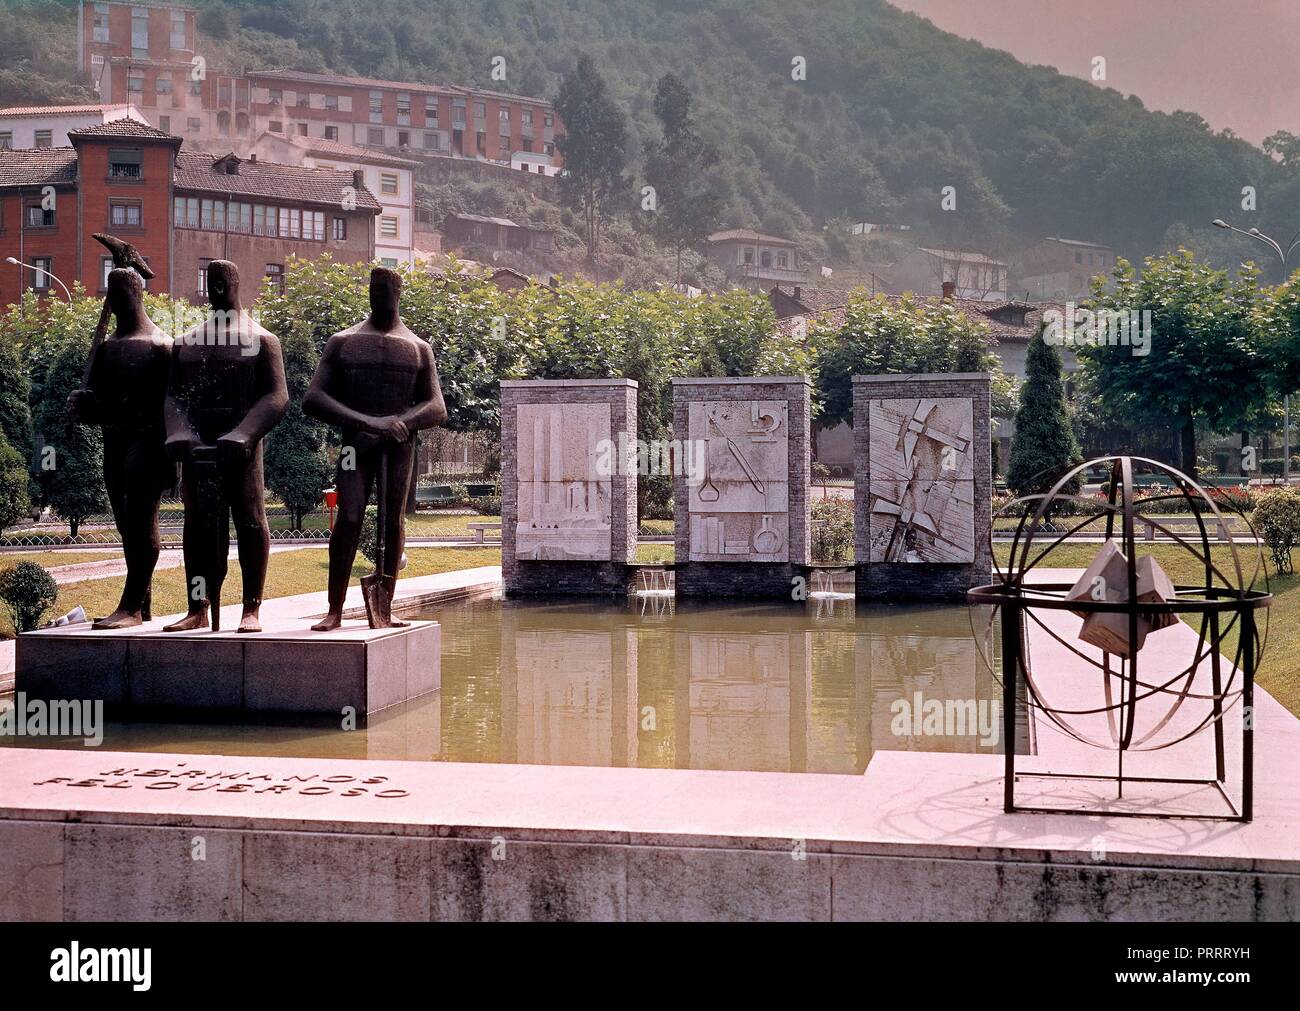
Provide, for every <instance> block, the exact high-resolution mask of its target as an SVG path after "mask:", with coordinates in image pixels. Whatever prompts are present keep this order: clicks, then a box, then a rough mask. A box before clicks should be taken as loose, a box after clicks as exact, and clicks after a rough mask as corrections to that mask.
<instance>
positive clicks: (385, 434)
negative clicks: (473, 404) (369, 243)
mask: <svg viewBox="0 0 1300 1011" xmlns="http://www.w3.org/2000/svg"><path fill="white" fill-rule="evenodd" d="M401 295H402V276H401V275H400V274H398V273H397V272H396V271H394V270H389V269H388V268H386V267H376V268H375V269H374V270H373V271H371V273H370V315H369V316H368V317H367V318H366V319H365V320H364V321H362V322H361V323H358V324H357V325H356V326H354V327H351V328H350V329H347V330H344V331H342V332H341V333H337V334H335V335H334V336H333V337H331V338H330V339H329V341H328V343H326V345H325V351H324V353H323V354H322V355H321V360H320V364H319V365H318V366H317V368H316V374H315V375H314V376H313V377H312V381H311V386H310V387H309V389H308V391H307V396H306V398H305V399H304V400H303V405H302V408H303V412H304V413H306V414H307V415H309V416H311V417H313V418H317V419H318V420H320V421H324V422H327V423H329V424H331V425H337V426H339V427H341V428H342V429H343V448H342V452H341V453H340V457H339V469H338V478H337V485H336V487H337V489H338V496H339V498H338V505H339V511H338V516H337V518H336V519H335V522H334V530H333V532H332V533H331V534H330V548H329V551H330V571H329V613H328V614H326V616H325V618H324V619H323V620H322V621H320V622H319V623H317V624H316V625H313V626H312V628H313V629H314V630H315V631H318V632H327V631H330V630H331V629H335V628H338V627H339V624H340V623H341V622H342V620H343V600H344V597H346V595H347V589H348V577H349V575H350V574H351V572H352V562H353V560H354V559H355V558H356V554H357V543H358V541H359V540H360V537H361V525H362V522H363V520H364V519H365V513H366V501H367V499H368V498H369V497H370V488H371V485H372V484H374V483H376V480H377V479H378V485H379V498H380V499H381V501H380V502H379V515H380V517H381V522H382V523H383V529H382V530H381V531H380V536H379V538H378V541H379V543H380V544H382V545H383V551H382V556H383V557H381V558H380V559H379V565H378V567H377V568H378V572H379V575H380V576H381V578H383V579H386V580H390V581H391V580H395V579H396V578H397V570H398V567H399V566H400V563H401V558H402V549H403V547H404V544H405V539H406V520H405V515H404V511H405V507H406V497H407V493H408V492H409V490H410V485H411V480H412V478H413V475H414V472H415V433H416V432H418V431H419V430H420V429H423V428H432V427H433V426H434V425H439V424H441V423H442V422H444V421H445V420H447V407H446V405H445V404H444V403H443V399H442V387H441V385H440V384H439V382H438V368H437V365H436V364H435V363H434V360H433V352H432V351H431V350H430V348H429V345H428V344H427V343H426V342H425V341H423V340H421V339H420V338H419V337H417V336H416V335H415V334H413V333H412V332H411V331H410V330H409V329H407V327H406V325H405V324H404V323H403V322H402V320H401V317H400V316H399V315H398V303H399V302H400V300H401ZM385 477H386V480H385V479H384V478H385ZM390 585H391V583H390ZM373 620H374V619H373V616H372V622H373Z"/></svg>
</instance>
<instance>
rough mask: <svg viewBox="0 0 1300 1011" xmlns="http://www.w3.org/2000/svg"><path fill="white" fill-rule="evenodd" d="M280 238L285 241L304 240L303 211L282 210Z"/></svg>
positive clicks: (295, 209) (292, 208)
mask: <svg viewBox="0 0 1300 1011" xmlns="http://www.w3.org/2000/svg"><path fill="white" fill-rule="evenodd" d="M280 237H281V238H285V239H301V238H302V211H300V210H299V209H298V208H296V207H281V208H280Z"/></svg>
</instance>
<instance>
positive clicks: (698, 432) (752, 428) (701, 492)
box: [687, 400, 790, 562]
mask: <svg viewBox="0 0 1300 1011" xmlns="http://www.w3.org/2000/svg"><path fill="white" fill-rule="evenodd" d="M689 438H690V440H691V443H692V444H693V447H694V448H695V452H696V459H698V460H700V461H701V462H700V465H699V467H698V470H697V472H696V473H694V474H692V475H691V478H690V480H689V481H688V484H687V491H688V505H689V511H690V560H691V561H693V562H785V561H788V560H789V558H790V484H789V480H790V449H789V443H790V420H789V406H788V403H787V401H785V400H720V401H694V402H692V403H691V404H690V405H689Z"/></svg>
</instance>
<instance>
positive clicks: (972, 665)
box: [6, 595, 1001, 773]
mask: <svg viewBox="0 0 1300 1011" xmlns="http://www.w3.org/2000/svg"><path fill="white" fill-rule="evenodd" d="M419 617H427V618H432V619H435V620H437V621H440V622H441V623H442V690H441V691H440V692H439V693H437V694H434V695H430V696H426V697H424V698H422V699H417V700H415V701H413V702H410V703H407V704H405V705H403V706H400V707H397V708H394V709H390V710H386V711H384V712H381V713H379V714H376V715H375V716H374V717H372V718H371V720H370V722H369V725H368V726H363V727H361V728H358V729H354V730H346V731H345V730H341V729H340V728H339V726H338V725H337V724H331V725H324V724H322V723H320V722H315V723H313V724H311V725H302V724H298V725H289V726H286V725H282V724H280V725H270V724H267V725H256V724H251V725H250V724H245V725H239V726H231V725H228V724H227V725H204V724H197V725H196V724H184V725H181V724H168V723H132V724H125V723H109V724H108V725H107V727H106V730H105V734H104V742H103V745H102V747H103V748H104V749H107V750H115V751H168V752H191V753H218V754H230V755H282V756H295V757H322V758H376V759H410V760H424V761H450V762H505V763H530V764H541V765H597V766H640V767H646V768H679V769H739V770H762V771H783V772H784V771H789V772H834V773H860V772H862V770H863V769H865V768H866V765H867V762H868V761H869V759H870V758H871V755H872V753H873V752H874V751H876V750H913V751H950V752H989V753H998V752H1000V751H1001V745H1000V729H1001V725H1000V708H999V706H1000V701H1001V689H1000V687H999V685H998V682H997V680H996V679H995V678H994V676H993V675H992V674H991V673H990V672H989V671H988V670H987V669H986V668H985V667H984V664H983V663H982V662H981V660H980V655H979V651H978V649H977V647H976V641H975V638H974V635H973V634H972V621H973V623H974V625H975V628H976V629H979V630H980V634H981V635H985V634H987V618H986V617H983V616H981V615H980V614H979V613H978V612H977V613H975V614H974V615H972V612H971V611H969V610H968V609H967V608H965V607H960V606H953V607H949V606H912V605H906V606H905V605H895V606H891V605H878V604H872V605H867V604H855V602H854V601H853V600H852V598H851V597H847V596H843V595H834V596H822V597H815V598H814V599H812V600H809V601H808V603H807V604H806V605H805V606H800V605H793V604H786V605H782V604H766V603H753V604H747V603H736V602H728V603H726V604H718V605H710V604H707V603H694V602H675V601H673V600H672V599H671V598H670V597H664V596H654V595H651V596H643V597H639V598H632V599H630V600H629V601H628V602H627V603H621V602H620V603H602V602H592V601H588V600H582V601H574V600H563V601H560V600H556V601H549V602H539V601H527V602H521V601H515V600H501V599H499V598H494V597H485V598H478V599H473V600H467V601H460V602H456V603H453V604H447V605H443V606H439V607H437V608H435V609H432V610H431V611H429V612H427V613H426V614H423V615H420V616H419ZM986 648H987V647H986ZM992 655H996V651H993V653H992ZM6 743H14V744H19V745H24V746H37V747H69V746H71V745H70V744H69V742H68V740H67V739H66V738H65V739H61V740H60V739H48V738H47V739H40V738H35V739H33V738H23V739H13V738H11V739H9V741H8V742H6Z"/></svg>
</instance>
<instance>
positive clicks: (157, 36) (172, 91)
mask: <svg viewBox="0 0 1300 1011" xmlns="http://www.w3.org/2000/svg"><path fill="white" fill-rule="evenodd" d="M196 15H197V12H196V9H195V8H193V7H185V6H177V5H167V4H151V3H144V4H141V3H135V4H127V3H121V2H118V0H107V2H104V0H99V2H96V0H83V3H82V5H81V15H80V42H81V46H80V57H81V62H82V66H83V67H84V69H85V70H86V72H87V73H88V74H89V75H90V77H91V80H92V82H93V83H94V85H95V87H96V89H97V90H98V92H99V96H100V98H101V100H102V101H106V102H109V101H112V102H130V103H132V104H134V105H135V106H136V107H137V108H139V109H140V111H141V112H143V113H144V115H145V116H146V117H147V118H148V119H149V122H150V123H151V124H152V125H154V126H156V127H158V128H159V129H162V130H164V131H166V132H169V133H175V134H178V135H180V136H182V137H184V138H185V139H186V140H187V141H189V142H190V145H191V147H202V148H205V149H208V150H212V151H220V152H224V151H229V150H232V149H233V150H236V151H239V152H241V153H246V152H247V150H248V148H249V146H250V145H251V144H252V143H253V142H254V141H256V139H257V138H258V137H260V136H261V135H262V134H263V133H264V132H268V131H269V132H270V133H276V134H283V135H285V136H301V137H312V138H319V139H323V140H332V141H338V142H340V143H343V144H350V145H356V146H360V147H370V148H397V149H402V148H405V149H409V150H410V151H412V152H423V153H425V154H429V155H439V156H443V157H453V158H473V159H480V160H484V161H490V162H494V163H496V164H499V165H508V166H510V167H512V168H516V169H520V170H521V171H527V172H536V173H542V174H548V175H549V174H553V173H554V172H555V171H556V170H557V169H558V167H559V166H560V164H561V159H560V155H559V152H558V150H557V149H556V145H555V138H556V135H557V133H558V131H559V123H558V122H557V120H556V117H555V111H554V109H553V108H552V106H551V104H550V103H549V102H546V101H544V100H542V99H538V98H530V97H527V96H524V95H512V94H508V93H506V92H498V91H489V90H485V89H481V88H466V87H460V86H456V85H432V84H417V83H412V82H404V81H382V80H373V79H370V78H361V77H342V76H339V75H335V74H314V73H307V72H304V71H297V70H260V71H249V72H247V73H245V74H242V75H230V74H228V73H223V72H222V70H221V69H220V68H214V67H207V66H206V63H202V62H196V61H202V59H203V54H202V49H201V42H200V39H199V36H198V28H197V20H196Z"/></svg>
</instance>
